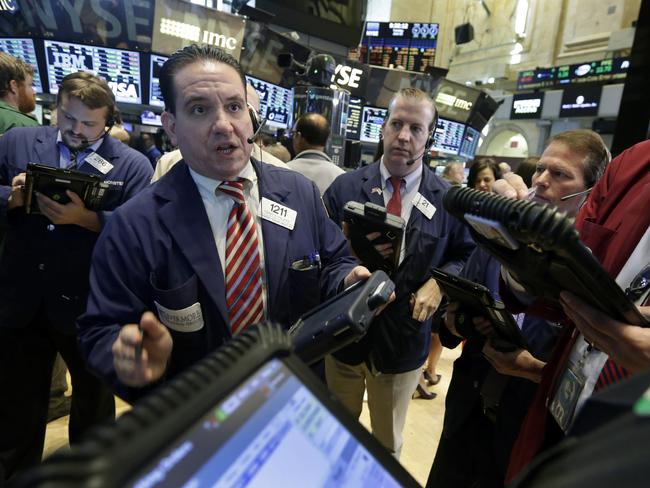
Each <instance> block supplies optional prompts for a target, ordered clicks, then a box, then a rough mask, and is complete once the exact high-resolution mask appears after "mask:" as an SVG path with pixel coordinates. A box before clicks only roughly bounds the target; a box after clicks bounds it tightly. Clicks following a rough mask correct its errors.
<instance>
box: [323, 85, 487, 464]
mask: <svg viewBox="0 0 650 488" xmlns="http://www.w3.org/2000/svg"><path fill="white" fill-rule="evenodd" d="M388 109H389V111H388V115H387V116H386V120H385V121H384V124H383V126H382V129H381V133H382V138H383V147H384V156H383V157H382V159H381V160H379V161H377V162H375V163H374V164H372V165H370V166H367V167H365V168H361V169H358V170H356V171H353V172H351V173H346V174H344V175H341V176H339V177H338V178H337V179H336V180H334V182H333V183H332V185H331V186H330V187H329V188H328V189H327V191H326V192H325V195H324V196H323V199H324V201H325V205H326V207H327V209H328V211H329V214H330V217H331V218H332V220H334V222H336V223H337V224H339V225H340V224H341V221H342V220H343V206H344V205H345V203H346V202H348V201H350V200H355V201H357V202H361V203H365V202H372V203H375V204H377V205H381V206H382V207H386V208H387V210H388V212H389V213H393V214H395V215H399V216H401V217H402V218H403V219H404V220H405V221H406V223H407V227H406V233H405V239H404V243H403V244H402V249H401V251H400V260H399V263H400V264H399V267H398V269H397V271H396V272H395V274H394V276H392V280H393V281H394V282H395V284H396V290H395V292H396V295H397V298H396V300H395V301H394V302H393V303H392V304H390V305H389V306H388V307H387V308H386V309H385V310H384V311H383V312H382V314H381V315H380V316H378V317H377V319H376V320H375V322H374V323H373V326H372V327H371V329H370V331H369V333H368V334H367V335H366V337H364V338H363V339H362V340H361V341H360V342H359V343H356V344H353V345H352V346H349V347H347V348H345V349H343V350H342V351H340V352H338V353H334V354H333V355H331V356H328V357H327V358H326V360H325V368H326V376H327V383H328V386H329V387H330V389H331V390H332V391H333V393H334V394H335V395H337V396H338V397H339V399H340V400H341V401H342V402H343V404H344V405H345V406H346V407H347V408H348V409H349V410H350V411H351V412H352V413H353V414H354V415H356V416H357V417H358V416H359V415H360V414H361V406H362V400H363V393H364V384H365V388H367V390H368V407H369V410H370V420H371V425H372V432H373V434H374V435H375V437H376V438H377V439H378V440H379V441H380V442H381V443H382V444H383V445H384V446H385V447H386V448H387V449H389V450H390V451H391V452H392V453H394V454H395V455H396V456H399V453H400V450H401V447H402V430H403V428H404V421H405V419H406V411H407V409H408V405H409V401H410V399H411V395H412V394H413V392H414V391H415V389H416V386H417V385H418V379H419V377H420V374H421V366H422V364H423V363H424V361H425V360H426V359H427V356H428V354H429V345H430V342H431V317H432V315H433V313H434V312H435V311H436V309H437V308H438V305H439V304H440V299H441V294H440V289H439V287H438V284H437V283H436V281H435V280H434V279H432V278H431V271H430V270H431V269H432V268H434V267H440V268H443V269H445V270H446V271H448V272H451V273H454V274H458V272H459V271H460V270H461V268H462V266H463V264H464V262H465V261H466V260H467V258H468V256H469V255H470V253H471V252H472V250H473V249H474V243H473V241H472V240H471V238H470V236H469V233H468V231H467V229H466V228H465V226H463V225H462V224H461V223H460V222H459V221H458V220H456V219H455V218H453V217H452V216H451V215H450V214H448V213H447V212H446V211H445V209H444V208H443V206H442V197H443V194H444V192H445V190H446V189H447V188H449V184H448V183H447V182H445V181H443V180H442V179H441V178H439V177H438V176H436V175H435V173H434V172H433V171H432V170H431V169H430V168H429V166H428V164H424V163H423V155H424V154H427V153H428V152H429V147H430V146H431V144H432V136H433V132H434V131H435V127H436V118H437V117H436V109H435V106H434V103H433V101H432V100H431V98H429V96H428V95H427V94H426V93H424V92H422V91H421V90H418V89H413V88H405V89H402V90H400V91H399V92H398V93H397V94H396V95H395V96H394V97H393V99H392V100H391V102H390V104H389V106H388ZM387 246H388V247H389V246H390V244H388V245H378V246H377V250H378V251H380V252H386V249H385V247H387Z"/></svg>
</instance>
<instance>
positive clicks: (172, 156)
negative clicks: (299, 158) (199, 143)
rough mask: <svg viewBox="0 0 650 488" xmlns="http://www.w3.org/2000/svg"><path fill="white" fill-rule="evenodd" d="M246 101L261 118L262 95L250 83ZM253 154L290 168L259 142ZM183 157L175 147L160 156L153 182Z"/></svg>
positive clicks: (247, 88) (254, 156) (266, 160)
mask: <svg viewBox="0 0 650 488" xmlns="http://www.w3.org/2000/svg"><path fill="white" fill-rule="evenodd" d="M246 102H247V103H248V104H249V105H250V106H251V107H252V108H253V110H255V112H256V113H257V114H258V120H259V113H260V96H259V95H258V93H257V91H256V90H255V88H253V86H252V85H250V84H247V85H246ZM252 135H253V134H251V136H252ZM251 156H252V157H253V158H255V159H257V160H258V161H263V162H265V163H268V164H272V165H273V166H279V167H281V168H289V166H287V164H286V163H285V162H283V161H281V160H280V159H278V158H276V157H275V156H274V155H273V154H271V153H269V152H267V151H265V150H264V149H262V148H261V147H260V146H259V145H258V144H257V143H253V151H252V152H251ZM181 159H183V155H182V154H181V151H180V149H175V150H173V151H170V152H168V153H165V154H163V155H162V156H161V157H160V159H158V164H156V168H155V170H154V172H153V176H152V177H151V182H152V183H153V182H154V181H157V180H159V179H160V178H162V176H163V175H164V174H165V173H167V171H169V170H170V169H171V167H172V166H174V165H175V164H176V163H178V162H179V161H180V160H181Z"/></svg>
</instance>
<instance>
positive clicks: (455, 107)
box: [435, 80, 481, 123]
mask: <svg viewBox="0 0 650 488" xmlns="http://www.w3.org/2000/svg"><path fill="white" fill-rule="evenodd" d="M480 95H481V92H480V91H479V90H475V89H474V88H470V87H468V86H466V85H461V84H460V83H454V82H453V81H449V80H441V81H440V84H439V85H438V91H437V92H436V96H435V102H436V107H437V109H438V113H439V114H440V116H441V117H444V118H445V119H448V120H454V121H456V122H463V123H466V122H467V120H468V119H469V117H470V115H471V114H472V109H473V108H474V105H475V104H476V101H477V100H478V98H479V96H480Z"/></svg>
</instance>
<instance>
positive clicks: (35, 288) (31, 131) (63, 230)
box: [0, 127, 152, 334]
mask: <svg viewBox="0 0 650 488" xmlns="http://www.w3.org/2000/svg"><path fill="white" fill-rule="evenodd" d="M57 132H58V129H56V128H55V127H35V128H18V129H12V130H10V131H9V132H7V133H6V134H5V135H4V136H2V137H0V214H6V215H7V221H8V224H9V229H8V231H7V235H6V240H5V246H4V251H3V253H2V256H1V257H0V327H24V326H26V325H27V324H29V323H30V322H31V321H32V320H33V318H34V316H35V315H36V313H37V312H38V310H39V307H40V305H41V303H43V304H44V305H45V310H46V312H47V314H48V317H49V319H50V321H51V322H52V324H53V325H54V327H56V328H57V329H58V330H60V331H62V332H65V333H69V334H73V333H74V332H75V326H74V323H75V319H76V318H77V317H78V316H79V315H81V313H82V312H83V311H84V310H85V308H86V298H87V296H88V273H89V271H90V258H91V255H92V249H93V246H94V245H95V241H96V240H97V236H98V234H97V233H95V232H91V231H89V230H86V229H84V228H82V227H80V226H78V225H56V226H55V225H52V224H51V222H50V221H49V220H48V219H47V218H46V217H44V216H41V215H26V214H25V211H24V209H23V208H18V209H13V210H11V211H9V212H7V211H6V208H7V198H8V197H9V194H10V193H11V180H12V179H13V178H14V176H16V175H18V174H19V173H23V172H25V169H26V167H27V163H29V162H33V163H40V164H45V165H49V166H55V167H58V166H59V150H58V147H57V144H56V136H57ZM97 154H99V155H100V156H102V157H103V158H104V159H106V160H107V161H109V162H110V163H111V164H112V165H113V168H112V169H111V170H110V171H109V172H108V173H107V174H106V175H102V174H101V173H100V172H99V171H98V170H96V169H95V168H94V167H93V166H91V165H90V164H88V163H86V164H83V165H81V166H80V167H79V171H83V172H86V173H94V174H97V175H99V176H101V177H102V178H103V180H104V181H105V182H108V183H110V184H111V189H110V193H109V195H108V196H107V198H106V199H105V201H104V204H103V207H102V211H100V212H99V216H100V219H102V220H104V219H106V218H107V217H108V215H110V213H112V210H114V209H115V208H117V207H118V206H119V205H121V204H122V203H124V202H125V201H126V200H128V199H129V198H131V197H132V196H133V195H135V194H136V193H137V192H139V191H140V190H142V189H143V188H144V187H146V186H147V185H148V184H149V181H150V179H151V174H152V170H151V165H150V164H149V161H148V160H147V158H146V157H145V156H143V155H142V154H140V153H138V152H137V151H135V150H133V149H131V148H129V147H128V146H125V145H124V144H122V143H121V142H120V141H118V140H116V139H114V138H112V137H105V138H104V141H103V143H102V144H101V146H100V147H99V149H98V150H97Z"/></svg>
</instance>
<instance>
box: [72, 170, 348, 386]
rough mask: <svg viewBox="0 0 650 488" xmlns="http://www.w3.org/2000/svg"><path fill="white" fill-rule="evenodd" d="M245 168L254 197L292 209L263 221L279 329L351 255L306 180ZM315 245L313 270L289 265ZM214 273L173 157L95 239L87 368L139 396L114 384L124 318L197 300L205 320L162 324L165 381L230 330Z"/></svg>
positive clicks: (199, 215)
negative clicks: (195, 325)
mask: <svg viewBox="0 0 650 488" xmlns="http://www.w3.org/2000/svg"><path fill="white" fill-rule="evenodd" d="M253 165H254V168H255V171H256V172H257V174H258V177H259V178H258V182H259V189H260V197H266V198H268V199H270V200H272V201H274V202H279V203H281V204H282V205H285V206H287V207H289V208H291V209H293V210H295V211H296V212H297V217H296V221H295V226H294V229H293V230H288V229H286V228H284V227H282V226H280V225H277V224H274V223H272V222H269V221H268V220H262V235H263V242H264V263H265V267H266V278H267V289H268V303H267V312H268V313H267V316H268V318H269V319H270V320H273V321H275V322H279V323H281V324H283V325H285V326H287V327H288V326H290V325H291V324H292V323H293V322H295V321H296V320H297V319H298V317H299V316H300V315H302V314H303V313H305V312H306V311H308V310H310V309H311V308H313V307H314V306H316V305H317V304H318V303H319V302H320V300H321V297H324V296H330V295H333V294H334V293H336V291H337V290H338V287H339V285H340V284H341V282H342V280H343V279H344V278H345V276H346V275H347V274H348V273H349V272H350V271H351V269H352V268H353V267H354V266H355V265H356V262H355V260H354V259H353V258H352V257H351V256H350V254H349V252H348V249H347V243H346V241H345V238H344V237H343V234H342V233H341V231H340V230H339V229H338V228H337V227H336V226H335V225H334V224H333V223H332V222H331V221H330V220H329V219H328V218H327V214H326V212H325V207H324V206H323V203H322V201H321V198H320V194H319V192H318V189H317V188H316V186H315V185H314V184H313V183H312V182H310V181H309V180H307V179H306V178H305V177H304V176H302V175H300V174H298V173H296V172H295V171H289V170H285V169H281V168H277V167H274V166H270V165H267V164H264V163H261V164H260V163H258V162H257V161H253ZM224 225H225V222H224ZM314 251H317V252H318V253H319V254H320V258H321V262H322V269H321V270H320V271H319V270H318V269H311V270H309V271H298V270H295V269H292V268H291V264H292V263H294V262H296V261H298V260H301V259H303V258H304V257H305V256H308V255H310V254H312V253H313V252H314ZM223 276H224V274H223V271H222V269H221V263H220V261H219V255H218V253H217V251H216V246H215V241H214V236H213V234H212V229H211V227H210V222H209V221H208V215H207V213H206V211H205V207H204V205H203V201H202V200H201V196H200V194H199V191H198V189H197V187H196V184H195V183H194V181H193V180H192V176H191V175H190V172H189V169H188V167H187V165H186V164H185V163H184V162H180V163H178V164H176V165H175V166H174V167H173V168H172V169H171V170H170V171H169V173H167V174H166V175H165V176H164V177H163V178H162V179H160V180H159V181H158V182H157V183H156V184H154V185H152V186H151V187H149V188H147V189H146V190H145V191H143V192H142V193H141V194H140V195H138V196H137V197H136V198H134V199H133V200H132V201H130V202H129V203H127V204H126V205H124V206H123V207H122V208H120V209H119V210H118V211H117V212H116V213H115V215H114V216H113V217H112V218H111V221H110V222H109V223H108V225H107V226H106V228H105V230H104V232H102V235H101V236H100V238H99V241H98V242H97V247H96V249H95V253H94V256H93V266H92V270H91V274H90V282H91V293H90V297H89V300H88V309H87V310H86V313H85V314H84V315H82V316H81V317H80V318H79V320H78V331H79V340H80V344H81V348H82V352H83V353H85V355H86V357H87V359H88V364H89V368H90V369H91V370H93V371H95V372H96V373H97V374H99V375H100V376H102V377H104V378H105V379H106V380H107V381H109V382H110V383H112V384H113V385H114V387H115V389H116V390H117V391H118V393H119V394H121V395H122V396H125V397H131V398H133V395H136V396H137V395H138V394H139V393H141V392H137V391H134V390H129V389H126V388H124V387H123V386H122V385H121V384H120V383H119V380H118V379H117V376H116V374H115V370H114V368H113V357H112V354H111V345H112V344H113V342H114V341H115V340H116V338H117V335H118V333H119V331H120V328H121V327H122V326H123V325H124V324H130V323H138V322H139V321H140V317H141V315H142V313H143V312H144V311H146V310H152V311H154V312H156V311H158V310H159V306H158V305H156V303H158V304H159V305H162V306H163V307H165V308H167V309H170V310H175V311H181V310H183V309H186V308H187V307H190V306H192V305H195V304H197V303H198V304H199V307H200V310H201V314H202V317H203V322H204V325H203V326H202V327H201V328H199V329H198V330H193V331H177V330H173V329H171V328H170V333H171V335H172V339H173V342H174V348H173V351H172V356H171V359H170V363H169V365H168V368H167V378H169V377H171V376H173V375H175V374H176V373H178V372H180V371H182V370H184V369H185V368H186V367H188V366H189V365H191V364H193V363H194V362H196V361H198V360H199V359H201V358H203V357H204V356H206V355H207V354H208V353H210V352H211V351H213V350H214V349H216V348H217V347H219V346H220V345H221V344H223V343H224V342H226V341H227V340H228V339H230V337H231V333H230V327H229V319H228V311H227V307H226V301H225V300H226V299H225V294H226V287H225V282H224V277H223ZM195 308H196V305H195Z"/></svg>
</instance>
